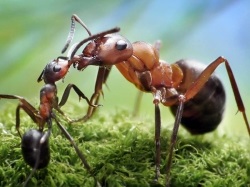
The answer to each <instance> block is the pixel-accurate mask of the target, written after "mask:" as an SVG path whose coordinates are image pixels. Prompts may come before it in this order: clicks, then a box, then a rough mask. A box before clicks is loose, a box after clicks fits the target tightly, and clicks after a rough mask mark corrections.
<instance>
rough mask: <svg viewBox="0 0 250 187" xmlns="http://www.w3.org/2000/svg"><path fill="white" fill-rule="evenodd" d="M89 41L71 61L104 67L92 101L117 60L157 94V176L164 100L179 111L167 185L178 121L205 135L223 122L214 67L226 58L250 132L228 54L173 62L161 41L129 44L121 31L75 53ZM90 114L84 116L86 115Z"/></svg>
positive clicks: (80, 67) (122, 69)
mask: <svg viewBox="0 0 250 187" xmlns="http://www.w3.org/2000/svg"><path fill="white" fill-rule="evenodd" d="M73 16H74V17H76V15H73ZM78 20H79V18H78ZM71 35H72V34H71ZM85 43H86V42H85V40H83V41H82V42H80V43H79V44H78V45H76V47H75V48H74V50H73V51H72V53H71V56H70V59H69V60H70V63H72V64H73V65H74V67H77V69H78V70H83V69H84V68H86V67H87V66H89V65H96V66H99V72H98V76H97V81H96V89H95V93H94V94H93V96H92V98H91V100H90V102H91V104H97V102H98V98H99V95H100V93H102V85H103V83H105V82H106V79H107V77H108V74H109V72H110V68H111V66H112V65H115V66H116V67H117V69H118V70H119V71H120V73H121V74H122V75H123V76H124V77H125V78H126V79H127V80H128V81H129V82H131V83H132V84H134V85H135V86H136V87H137V88H138V89H139V90H140V91H142V92H149V93H152V95H153V103H154V105H155V145H156V175H155V179H156V180H157V179H158V177H159V174H160V129H161V115H160V108H159V104H160V103H161V104H163V105H164V106H168V107H170V109H171V111H172V113H174V115H175V123H174V127H173V132H172V137H171V141H170V147H169V155H168V161H167V167H166V186H169V185H170V169H171V163H172V157H173V153H174V151H173V150H174V146H175V143H176V139H177V132H178V128H179V124H180V123H181V124H182V125H184V126H185V127H186V129H187V130H188V131H189V132H191V133H192V134H204V133H207V132H210V131H212V130H214V129H216V127H217V126H218V125H219V123H220V122H221V119H222V116H223V112H224V105H225V98H226V97H225V91H224V88H223V86H222V83H221V81H220V80H219V79H218V77H217V76H215V75H214V74H213V72H214V71H215V69H216V68H217V67H218V66H219V65H220V64H222V63H224V64H225V66H226V70H227V73H228V76H229V80H230V83H231V86H232V90H233V93H234V96H235V100H236V104H237V107H238V110H239V111H240V112H241V113H242V114H243V118H244V122H245V124H246V127H247V131H248V133H249V135H250V127H249V123H248V119H247V116H246V112H245V107H244V104H243V101H242V99H241V96H240V92H239V89H238V86H237V83H236V80H235V78H234V75H233V72H232V69H231V67H230V65H229V63H228V61H227V59H226V58H224V57H222V56H221V57H218V58H217V59H215V60H214V61H213V62H212V63H210V64H209V65H208V66H205V65H203V64H201V63H198V62H195V61H190V60H179V61H177V62H176V63H173V64H168V63H167V62H165V61H163V60H161V59H160V58H159V49H160V43H159V42H156V43H155V44H154V45H151V44H149V43H146V42H141V41H138V42H134V43H130V42H129V41H128V40H127V39H126V38H125V37H123V36H121V35H119V34H117V33H116V34H106V35H100V36H98V37H95V38H93V40H92V41H90V42H89V43H87V44H86V46H85V47H84V49H83V51H82V53H81V54H78V55H76V53H77V51H78V50H79V48H80V47H82V46H83V45H84V44H85ZM89 108H90V109H91V108H92V107H91V106H90V107H89ZM89 111H90V110H89ZM92 114H93V111H92V112H89V113H88V114H87V115H88V116H87V118H88V117H90V116H91V115H92ZM87 118H86V116H85V117H84V118H83V119H87Z"/></svg>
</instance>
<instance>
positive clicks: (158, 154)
mask: <svg viewBox="0 0 250 187" xmlns="http://www.w3.org/2000/svg"><path fill="white" fill-rule="evenodd" d="M160 136H161V112H160V107H159V104H158V103H156V104H155V150H156V158H155V181H158V178H159V176H160V162H161V142H160V141H161V140H160Z"/></svg>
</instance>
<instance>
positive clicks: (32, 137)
mask: <svg viewBox="0 0 250 187" xmlns="http://www.w3.org/2000/svg"><path fill="white" fill-rule="evenodd" d="M43 135H44V133H43V132H41V131H39V130H36V129H31V130H29V131H27V132H26V133H25V134H24V135H23V137H22V154H23V158H24V161H25V162H26V163H27V164H28V165H29V166H31V167H32V168H36V169H41V168H44V167H46V166H47V165H48V164H49V161H50V150H49V138H47V139H46V141H44V142H41V141H40V140H41V138H42V137H43Z"/></svg>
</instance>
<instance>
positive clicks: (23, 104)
mask: <svg viewBox="0 0 250 187" xmlns="http://www.w3.org/2000/svg"><path fill="white" fill-rule="evenodd" d="M1 98H4V99H18V100H19V101H20V103H19V104H18V106H17V108H16V130H17V132H18V134H19V136H20V137H21V138H22V135H21V132H20V130H19V128H20V109H23V110H24V111H25V112H26V113H27V114H28V115H29V116H30V118H31V119H32V120H33V121H34V122H35V123H36V124H38V125H39V128H40V129H42V128H43V124H42V121H43V120H42V118H41V116H40V115H39V112H38V110H37V109H36V108H34V107H33V106H32V105H31V104H30V103H29V102H28V101H27V100H26V99H24V98H23V97H20V96H17V95H8V94H0V99H1Z"/></svg>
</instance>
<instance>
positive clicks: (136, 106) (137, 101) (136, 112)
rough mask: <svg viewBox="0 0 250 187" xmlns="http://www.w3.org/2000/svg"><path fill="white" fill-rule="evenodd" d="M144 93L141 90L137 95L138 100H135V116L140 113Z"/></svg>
mask: <svg viewBox="0 0 250 187" xmlns="http://www.w3.org/2000/svg"><path fill="white" fill-rule="evenodd" d="M142 95H143V92H142V91H140V90H139V91H138V93H137V96H136V100H135V105H134V111H133V116H137V115H138V113H139V110H140V106H141V100H142Z"/></svg>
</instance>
